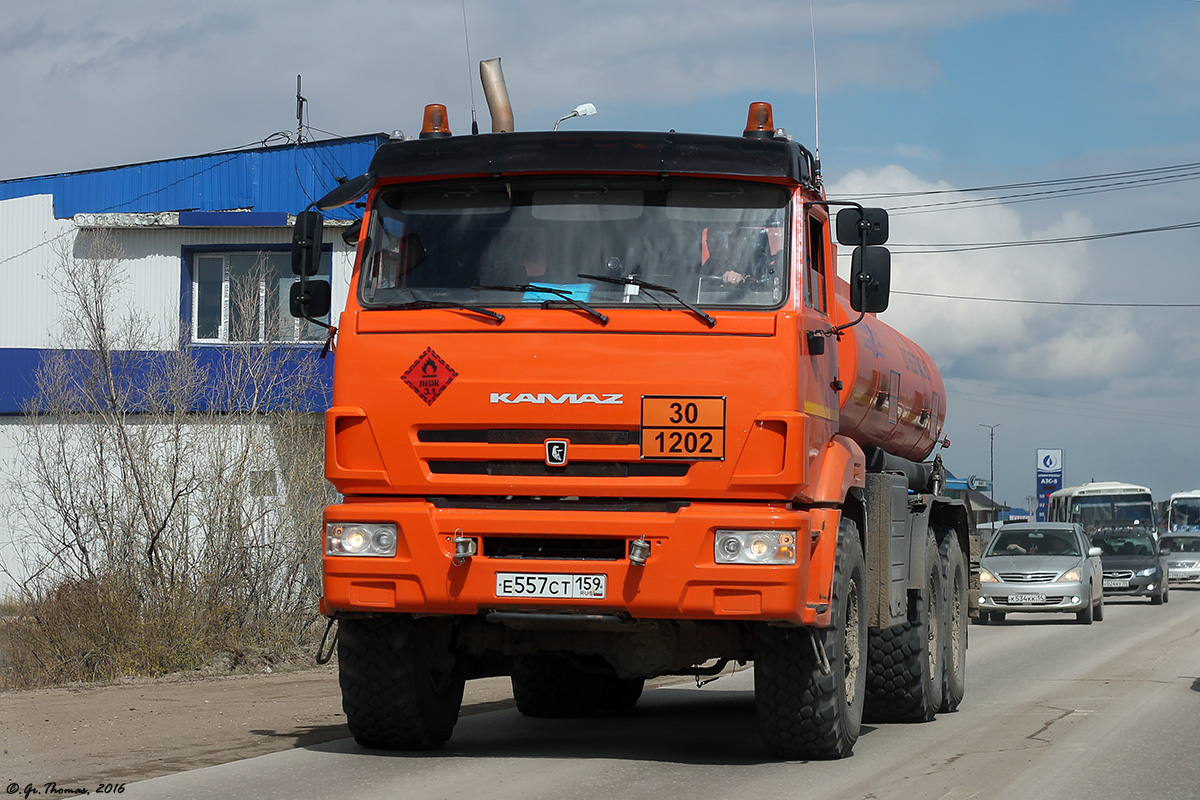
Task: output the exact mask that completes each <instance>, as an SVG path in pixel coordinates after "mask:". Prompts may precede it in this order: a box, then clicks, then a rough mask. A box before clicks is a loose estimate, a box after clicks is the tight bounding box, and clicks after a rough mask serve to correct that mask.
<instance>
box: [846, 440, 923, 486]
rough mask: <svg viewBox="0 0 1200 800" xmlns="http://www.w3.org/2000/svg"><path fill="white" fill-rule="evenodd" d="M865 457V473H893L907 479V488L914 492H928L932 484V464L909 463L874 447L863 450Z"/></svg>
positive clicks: (905, 459)
mask: <svg viewBox="0 0 1200 800" xmlns="http://www.w3.org/2000/svg"><path fill="white" fill-rule="evenodd" d="M863 455H865V456H866V457H867V472H893V473H896V474H899V475H903V476H904V477H905V478H907V479H908V488H909V490H910V491H914V492H928V491H930V490H931V488H932V484H933V470H934V465H933V464H926V463H920V462H917V461H909V460H908V459H907V458H901V457H900V456H894V455H892V454H891V453H888V452H885V451H884V450H883V449H881V448H879V447H874V446H868V447H864V448H863Z"/></svg>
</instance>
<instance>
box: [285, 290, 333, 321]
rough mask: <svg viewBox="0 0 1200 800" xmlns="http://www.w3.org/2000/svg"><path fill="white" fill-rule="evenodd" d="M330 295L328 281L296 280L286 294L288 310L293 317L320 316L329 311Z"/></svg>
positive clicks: (307, 317) (308, 317)
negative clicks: (289, 292)
mask: <svg viewBox="0 0 1200 800" xmlns="http://www.w3.org/2000/svg"><path fill="white" fill-rule="evenodd" d="M331 297H332V292H331V290H330V288H329V281H296V282H295V283H293V284H292V290H291V294H290V295H289V296H288V310H290V311H291V312H292V316H293V317H300V318H301V319H313V318H320V317H323V316H325V315H326V314H328V313H329V305H330V298H331Z"/></svg>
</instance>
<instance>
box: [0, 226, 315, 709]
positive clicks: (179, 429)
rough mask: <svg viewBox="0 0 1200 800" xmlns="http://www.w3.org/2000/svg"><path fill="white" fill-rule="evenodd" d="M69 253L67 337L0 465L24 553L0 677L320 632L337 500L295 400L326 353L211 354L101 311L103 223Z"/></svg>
mask: <svg viewBox="0 0 1200 800" xmlns="http://www.w3.org/2000/svg"><path fill="white" fill-rule="evenodd" d="M61 262H62V273H63V275H62V286H63V296H64V303H65V304H66V307H67V308H68V309H70V314H71V320H72V323H73V325H72V328H73V330H71V331H70V335H71V340H72V341H73V342H75V343H77V346H76V348H75V349H66V348H63V349H62V350H59V351H56V352H55V353H54V354H53V355H52V356H50V357H48V358H47V359H46V360H45V362H44V363H43V365H42V367H41V369H40V370H39V372H38V392H37V398H36V400H35V402H34V403H32V404H31V406H30V407H29V409H28V418H29V419H28V424H26V425H24V426H22V427H21V429H20V431H19V433H18V452H20V453H22V458H23V463H21V464H19V465H17V468H16V469H14V470H13V471H12V473H11V474H10V475H9V476H8V477H9V481H10V496H12V497H15V498H19V500H18V503H17V507H16V508H15V509H13V511H14V515H15V516H16V517H17V518H19V520H20V521H21V523H22V524H23V528H24V529H23V536H22V547H21V552H22V554H23V557H24V559H25V564H24V565H23V567H24V569H23V573H24V574H23V576H22V578H21V580H20V584H19V585H20V597H19V598H18V600H19V602H18V603H17V604H16V605H17V608H18V610H17V611H16V613H13V614H9V615H7V616H6V618H5V620H4V623H3V627H2V628H0V683H2V684H3V685H5V686H9V687H12V686H29V685H41V684H47V683H59V682H64V681H90V680H108V679H113V678H116V677H120V676H124V675H158V674H163V673H166V672H171V671H176V670H181V669H195V668H198V667H200V666H202V665H204V664H208V663H212V662H213V661H214V660H223V661H225V662H227V664H228V665H229V666H234V667H236V666H239V665H244V664H253V663H256V662H260V661H266V662H268V663H270V662H272V661H275V660H280V659H285V658H288V657H290V656H294V654H295V653H296V652H297V651H298V650H299V649H300V648H305V647H308V646H311V641H312V639H313V638H314V636H316V635H318V634H319V627H320V626H319V625H317V621H318V618H319V615H318V614H317V613H316V601H317V597H318V594H319V590H320V550H319V548H320V519H321V508H322V507H323V506H324V505H325V504H326V503H327V502H329V501H330V500H331V499H332V489H331V487H330V486H329V485H328V484H327V483H326V482H325V480H324V478H323V476H322V467H323V460H322V433H323V429H322V425H321V417H320V415H319V414H314V413H308V412H305V411H303V410H302V407H303V402H304V398H305V397H309V396H311V395H312V394H313V393H314V392H319V391H321V383H320V380H319V377H318V373H317V369H316V362H315V358H316V355H317V354H316V353H315V352H314V351H313V349H312V348H311V347H304V348H296V347H288V346H286V345H279V344H256V343H252V342H245V343H240V344H235V345H231V346H230V347H228V348H225V349H223V351H222V353H221V357H220V358H219V359H217V360H216V361H215V362H214V363H212V364H210V365H209V366H207V367H202V366H201V365H200V364H199V363H198V362H197V359H196V358H195V353H194V351H193V350H192V348H191V347H190V346H187V345H179V346H175V347H168V348H164V347H163V346H162V345H163V343H162V342H156V341H153V338H152V337H151V335H150V333H149V331H151V330H152V328H151V326H150V325H148V324H147V323H146V322H145V320H143V319H139V318H138V317H137V315H136V314H134V313H127V314H125V315H123V316H121V317H120V318H119V319H113V318H112V315H113V309H114V308H116V307H118V306H119V305H120V297H121V292H122V288H123V276H122V274H121V253H120V248H119V247H118V246H117V243H116V241H115V239H114V237H113V236H112V235H111V234H103V233H101V234H96V235H93V236H85V235H83V234H81V235H80V237H79V239H78V241H77V245H76V249H75V251H74V252H63V253H62V258H61ZM264 269H265V268H264ZM257 297H258V295H257V290H256V288H252V287H250V286H243V287H240V289H238V291H237V293H236V294H235V298H234V302H236V303H240V304H244V309H243V313H249V312H248V311H247V309H250V308H251V306H253V307H254V308H257V304H258V302H259V301H258V299H257ZM267 324H268V325H271V324H278V323H277V321H271V320H268V322H267ZM273 329H274V328H270V327H268V330H273ZM78 345H82V346H78Z"/></svg>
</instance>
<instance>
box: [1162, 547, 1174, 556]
mask: <svg viewBox="0 0 1200 800" xmlns="http://www.w3.org/2000/svg"><path fill="white" fill-rule="evenodd" d="M1174 552H1175V551H1174V550H1172V549H1171V548H1169V547H1160V548H1158V554H1159V555H1160V556H1169V555H1171V553H1174Z"/></svg>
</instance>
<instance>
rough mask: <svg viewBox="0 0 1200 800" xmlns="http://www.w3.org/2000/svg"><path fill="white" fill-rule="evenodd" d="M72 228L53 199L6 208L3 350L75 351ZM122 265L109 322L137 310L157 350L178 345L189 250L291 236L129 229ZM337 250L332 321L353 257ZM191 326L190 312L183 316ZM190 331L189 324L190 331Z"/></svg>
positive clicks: (121, 235)
mask: <svg viewBox="0 0 1200 800" xmlns="http://www.w3.org/2000/svg"><path fill="white" fill-rule="evenodd" d="M80 233H81V231H79V230H78V229H77V228H76V226H75V224H74V222H72V221H71V220H58V219H55V218H54V208H53V199H52V197H51V196H50V195H37V196H33V197H23V198H17V199H14V200H5V201H0V275H3V277H4V283H3V285H4V287H5V294H6V300H7V302H6V303H5V306H6V313H5V314H3V315H0V348H36V349H46V348H50V349H53V348H60V347H72V346H74V345H75V344H76V342H75V341H74V339H75V337H73V336H71V335H70V324H69V320H68V318H67V315H66V314H65V313H64V310H65V298H64V297H63V295H62V292H61V286H62V270H63V269H64V257H63V253H64V252H65V253H71V252H72V250H73V247H74V245H75V242H76V237H77V236H79V235H80ZM115 235H116V238H117V242H118V243H119V245H120V247H121V250H122V252H123V253H124V256H125V257H124V260H123V263H122V269H123V272H124V279H125V283H124V291H123V292H122V293H121V295H120V300H119V302H118V303H117V304H115V307H113V308H111V309H110V310H109V314H110V319H120V318H122V317H125V316H127V315H128V312H129V311H130V310H131V309H132V310H134V311H135V312H136V314H137V315H138V316H139V317H140V318H142V319H144V320H146V321H148V322H150V323H151V328H150V331H151V335H152V338H153V339H154V340H155V341H156V342H157V347H159V348H162V349H169V348H172V347H174V346H175V343H177V342H178V341H179V321H180V313H181V309H180V306H179V303H180V283H181V281H182V279H183V275H184V263H183V260H182V252H183V248H184V247H187V246H197V245H228V246H229V247H230V248H243V247H245V248H250V247H253V246H255V245H267V244H287V243H290V242H291V236H292V232H291V229H290V228H123V229H119V230H116V231H115ZM328 239H329V242H330V244H331V245H332V246H333V264H332V267H333V276H332V278H333V306H334V308H333V319H335V320H336V319H337V315H338V314H339V313H341V311H342V309H343V308H344V307H345V301H346V293H347V291H348V289H349V285H350V272H351V269H352V266H353V258H354V253H353V251H352V250H350V249H349V248H347V247H346V245H345V244H344V243H343V242H342V240H341V237H340V236H338V235H337V231H336V229H334V230H330V231H329V232H328ZM182 313H183V315H184V319H185V320H190V318H191V312H190V310H189V309H182ZM189 324H190V323H189Z"/></svg>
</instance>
